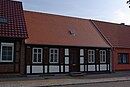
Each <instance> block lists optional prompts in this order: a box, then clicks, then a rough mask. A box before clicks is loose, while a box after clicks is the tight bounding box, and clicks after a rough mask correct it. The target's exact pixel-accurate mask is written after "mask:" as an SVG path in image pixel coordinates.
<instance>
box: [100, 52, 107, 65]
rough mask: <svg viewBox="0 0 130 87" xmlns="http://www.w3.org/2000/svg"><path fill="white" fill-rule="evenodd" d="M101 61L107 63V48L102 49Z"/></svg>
mask: <svg viewBox="0 0 130 87" xmlns="http://www.w3.org/2000/svg"><path fill="white" fill-rule="evenodd" d="M100 63H106V50H100Z"/></svg>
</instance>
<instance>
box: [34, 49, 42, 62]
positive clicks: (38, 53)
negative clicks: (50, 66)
mask: <svg viewBox="0 0 130 87" xmlns="http://www.w3.org/2000/svg"><path fill="white" fill-rule="evenodd" d="M35 49H36V50H37V53H34V50H35ZM39 49H40V50H41V53H38V50H39ZM34 54H36V55H37V62H34V61H33V60H34ZM39 54H41V62H38V55H39ZM42 58H43V49H42V48H33V50H32V63H42Z"/></svg>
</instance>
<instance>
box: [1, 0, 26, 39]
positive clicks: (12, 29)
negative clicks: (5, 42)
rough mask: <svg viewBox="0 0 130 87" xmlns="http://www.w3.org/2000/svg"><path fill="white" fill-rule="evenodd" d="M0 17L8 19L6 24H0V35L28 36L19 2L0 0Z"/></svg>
mask: <svg viewBox="0 0 130 87" xmlns="http://www.w3.org/2000/svg"><path fill="white" fill-rule="evenodd" d="M0 17H4V18H6V19H7V21H8V23H7V24H0V37H14V38H27V37H28V35H27V29H26V25H25V20H24V13H23V7H22V3H21V2H18V1H12V0H0Z"/></svg>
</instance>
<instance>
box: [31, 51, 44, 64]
mask: <svg viewBox="0 0 130 87" xmlns="http://www.w3.org/2000/svg"><path fill="white" fill-rule="evenodd" d="M32 62H33V63H42V48H33V58H32Z"/></svg>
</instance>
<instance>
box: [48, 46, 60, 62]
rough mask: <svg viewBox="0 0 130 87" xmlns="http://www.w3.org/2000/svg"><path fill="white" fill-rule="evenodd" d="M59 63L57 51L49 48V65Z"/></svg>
mask: <svg viewBox="0 0 130 87" xmlns="http://www.w3.org/2000/svg"><path fill="white" fill-rule="evenodd" d="M58 62H59V49H57V48H50V63H58Z"/></svg>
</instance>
